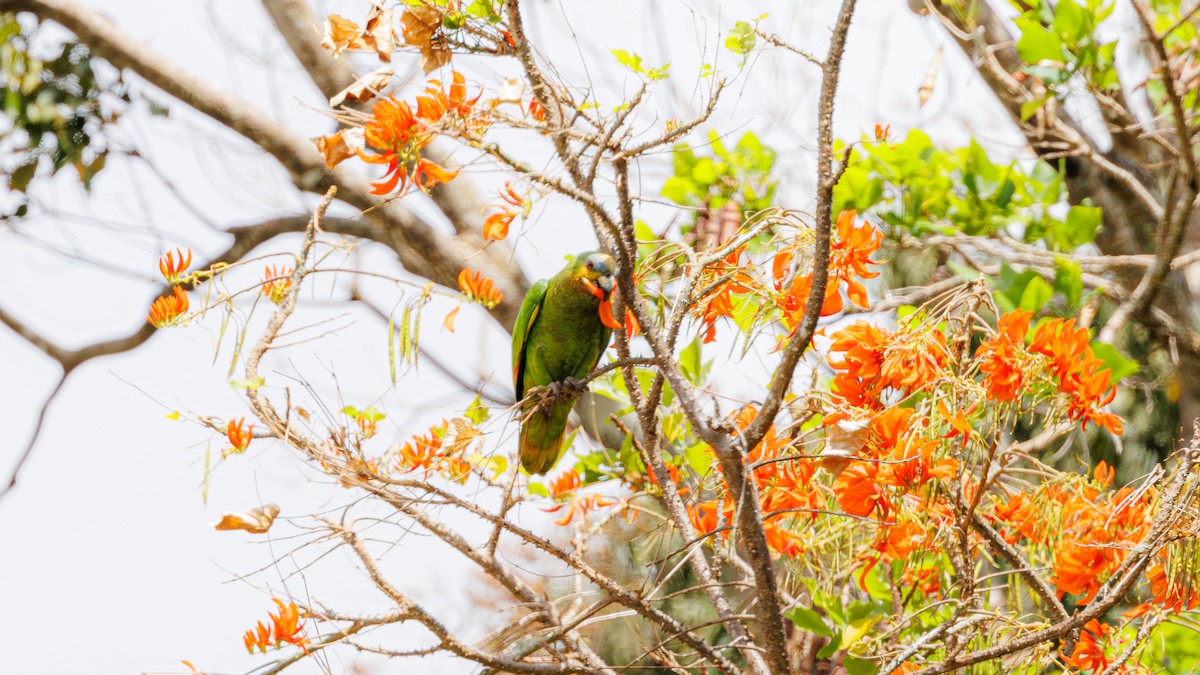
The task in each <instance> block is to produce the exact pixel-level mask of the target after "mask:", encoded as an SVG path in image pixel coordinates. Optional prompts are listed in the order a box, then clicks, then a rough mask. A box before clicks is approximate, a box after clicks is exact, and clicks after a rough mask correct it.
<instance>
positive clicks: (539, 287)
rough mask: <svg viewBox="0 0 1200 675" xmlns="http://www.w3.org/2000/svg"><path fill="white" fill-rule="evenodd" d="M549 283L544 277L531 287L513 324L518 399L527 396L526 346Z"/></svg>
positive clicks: (513, 349)
mask: <svg viewBox="0 0 1200 675" xmlns="http://www.w3.org/2000/svg"><path fill="white" fill-rule="evenodd" d="M548 285H549V284H548V283H547V281H546V280H545V279H542V280H541V281H539V282H537V283H535V284H534V285H533V286H532V287H531V288H530V289H529V292H528V293H526V294H525V299H524V300H523V301H521V311H520V312H518V313H517V322H516V324H514V325H513V342H512V360H513V387H514V388H515V389H516V392H517V400H518V401H520V400H521V399H523V398H525V383H524V382H523V381H522V380H523V379H524V378H525V346H526V343H527V342H528V341H529V333H530V331H532V330H533V322H534V321H537V318H538V314H539V313H541V309H542V301H543V300H545V299H546V287H547V286H548Z"/></svg>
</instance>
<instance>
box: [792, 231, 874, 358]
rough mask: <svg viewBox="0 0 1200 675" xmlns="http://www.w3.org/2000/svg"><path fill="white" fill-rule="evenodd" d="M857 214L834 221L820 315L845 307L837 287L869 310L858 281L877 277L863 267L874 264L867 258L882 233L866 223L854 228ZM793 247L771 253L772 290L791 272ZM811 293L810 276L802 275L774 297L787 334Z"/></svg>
mask: <svg viewBox="0 0 1200 675" xmlns="http://www.w3.org/2000/svg"><path fill="white" fill-rule="evenodd" d="M856 218H857V214H856V213H855V212H854V211H843V212H841V213H840V214H839V215H838V219H837V237H836V238H835V239H834V240H833V242H832V243H831V244H830V252H829V281H828V283H827V284H826V286H825V300H824V302H823V304H822V305H821V316H829V315H831V314H836V313H838V312H840V311H842V309H843V308H844V307H845V302H844V301H843V300H842V293H841V287H842V284H843V283H844V284H845V285H846V297H848V298H849V299H850V301H851V302H853V303H854V304H856V305H858V306H859V307H863V308H869V307H870V306H871V303H870V301H869V300H868V299H867V287H866V286H864V285H863V284H862V282H861V281H859V279H873V278H875V277H877V276H879V273H878V272H873V271H871V270H869V269H868V268H867V266H868V265H875V264H878V263H876V262H874V261H872V260H871V255H872V254H873V253H875V252H876V251H878V250H879V247H880V246H882V245H883V233H882V232H879V231H878V230H876V229H875V227H874V226H873V225H871V224H870V223H867V222H864V223H863V225H862V226H860V227H856V226H855V224H854V223H855V220H856ZM796 247H797V244H792V245H791V246H789V247H788V248H786V249H784V250H782V251H780V252H779V253H777V254H775V260H774V261H773V263H772V265H771V275H772V278H773V280H774V284H775V290H781V289H782V287H783V281H784V279H786V278H787V274H788V272H789V271H790V269H791V265H792V258H793V257H795V254H796ZM811 290H812V274H811V273H809V274H804V275H799V276H797V277H795V278H794V279H793V280H792V284H791V286H790V288H788V290H787V291H786V292H784V293H781V294H780V295H779V296H778V297H777V298H776V304H778V305H779V308H780V310H781V311H782V313H783V324H784V326H785V327H786V328H787V329H788V332H789V334H790V333H791V332H794V331H795V330H796V327H797V326H799V325H800V321H801V319H802V318H803V316H804V305H805V303H806V302H807V301H808V294H809V292H810V291H811Z"/></svg>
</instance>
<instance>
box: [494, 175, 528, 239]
mask: <svg viewBox="0 0 1200 675" xmlns="http://www.w3.org/2000/svg"><path fill="white" fill-rule="evenodd" d="M499 196H500V199H501V200H503V201H504V202H506V203H507V204H508V205H509V206H505V205H504V204H489V205H488V206H489V207H492V208H497V209H500V210H499V211H497V212H496V213H493V214H491V215H489V216H488V217H487V219H486V220H484V221H483V238H484V239H494V240H496V241H500V240H503V239H504V238H505V237H507V236H508V226H509V225H510V224H512V221H513V219H514V218H516V217H517V216H518V215H525V216H528V215H529V211H530V210H531V209H532V208H533V202H531V201H530V200H529V198H528V197H525V196H523V195H519V194H517V191H516V190H514V189H513V187H512V183H508V182H506V183H505V184H504V188H503V189H501V190H500V191H499ZM512 207H516V208H512Z"/></svg>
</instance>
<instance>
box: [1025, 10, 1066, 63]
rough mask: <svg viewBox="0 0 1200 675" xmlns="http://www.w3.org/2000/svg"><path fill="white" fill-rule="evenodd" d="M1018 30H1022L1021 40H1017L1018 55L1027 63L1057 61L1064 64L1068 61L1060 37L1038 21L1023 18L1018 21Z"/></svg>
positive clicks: (1026, 17)
mask: <svg viewBox="0 0 1200 675" xmlns="http://www.w3.org/2000/svg"><path fill="white" fill-rule="evenodd" d="M1016 24H1017V28H1019V29H1020V30H1021V38H1020V39H1019V40H1017V55H1018V56H1020V57H1021V60H1022V61H1024V62H1026V63H1038V62H1040V61H1055V62H1058V63H1064V62H1066V60H1067V55H1066V52H1064V51H1063V48H1062V41H1061V40H1060V39H1059V37H1058V35H1056V34H1054V33H1053V32H1052V31H1050V30H1049V29H1047V28H1046V27H1045V26H1043V25H1042V24H1041V23H1040V22H1039V21H1038V20H1037V19H1035V18H1032V17H1028V16H1022V17H1018V18H1017V20H1016Z"/></svg>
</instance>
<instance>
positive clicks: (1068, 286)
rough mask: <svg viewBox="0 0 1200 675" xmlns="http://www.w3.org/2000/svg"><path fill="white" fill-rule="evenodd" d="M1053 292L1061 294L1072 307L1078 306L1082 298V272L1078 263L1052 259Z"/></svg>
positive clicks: (1064, 259) (1058, 258) (1056, 257)
mask: <svg viewBox="0 0 1200 675" xmlns="http://www.w3.org/2000/svg"><path fill="white" fill-rule="evenodd" d="M1054 290H1056V291H1058V292H1059V293H1062V294H1063V296H1064V297H1066V299H1067V302H1068V303H1069V304H1070V305H1071V306H1072V307H1074V306H1076V305H1078V304H1079V299H1080V298H1081V297H1082V296H1083V270H1082V269H1080V267H1079V263H1077V262H1075V261H1073V260H1069V259H1067V258H1064V257H1062V256H1055V258H1054Z"/></svg>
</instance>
